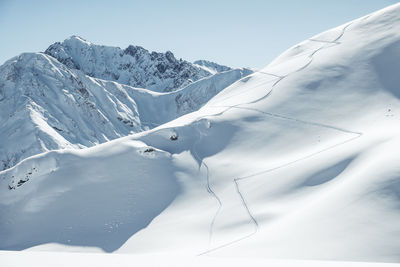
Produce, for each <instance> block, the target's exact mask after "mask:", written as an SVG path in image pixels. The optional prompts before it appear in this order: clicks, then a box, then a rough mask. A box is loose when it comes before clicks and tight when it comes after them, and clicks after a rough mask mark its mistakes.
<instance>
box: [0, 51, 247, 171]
mask: <svg viewBox="0 0 400 267" xmlns="http://www.w3.org/2000/svg"><path fill="white" fill-rule="evenodd" d="M250 73H251V71H249V70H246V69H232V70H227V71H225V72H220V73H215V74H213V75H210V76H208V77H205V78H203V79H200V80H198V81H196V82H193V83H190V84H189V85H188V86H187V87H185V88H182V89H181V90H178V91H174V92H171V93H156V92H152V91H150V90H145V89H140V88H133V87H130V86H127V85H122V84H118V83H116V82H112V81H106V80H100V79H97V78H92V77H89V76H87V75H85V74H84V73H82V72H81V71H79V70H75V69H70V68H68V67H67V65H64V64H62V63H60V62H59V61H57V60H56V59H55V58H53V57H51V56H49V55H46V54H43V53H25V54H22V55H20V56H18V57H15V58H13V59H11V60H9V61H7V62H6V63H5V64H4V65H2V66H0V111H1V114H0V123H1V125H3V127H2V129H0V136H1V137H2V138H1V140H2V141H1V143H0V144H1V145H0V169H1V170H3V169H7V168H9V167H12V166H14V165H15V164H16V163H18V162H19V161H20V160H22V159H24V158H26V157H28V156H32V155H35V154H38V153H41V152H44V151H49V150H54V149H60V148H82V147H89V146H93V145H95V144H99V143H103V142H106V141H109V140H112V139H115V138H118V137H122V136H126V135H128V134H130V133H133V132H140V131H142V130H145V129H149V128H153V127H154V126H155V125H159V124H162V123H165V122H167V121H170V120H172V119H174V118H176V117H178V116H180V115H183V114H185V113H188V112H192V111H194V110H197V109H199V108H200V107H201V106H202V105H204V104H205V103H206V102H207V101H208V100H209V99H210V98H211V97H212V96H214V95H215V94H217V93H218V92H220V91H221V90H222V89H223V88H225V87H227V86H228V85H230V84H232V83H233V82H235V81H236V80H238V79H240V78H242V77H243V76H246V75H248V74H250ZM150 76H151V75H150Z"/></svg>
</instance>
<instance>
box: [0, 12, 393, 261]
mask: <svg viewBox="0 0 400 267" xmlns="http://www.w3.org/2000/svg"><path fill="white" fill-rule="evenodd" d="M399 14H400V4H396V5H393V6H391V7H388V8H386V9H383V10H381V11H378V12H376V13H373V14H371V15H368V16H365V17H363V18H360V19H357V20H355V21H352V22H349V23H347V24H345V25H341V26H339V27H337V28H335V29H332V30H330V31H327V32H324V33H322V34H320V35H317V36H314V37H312V38H311V39H310V40H306V41H304V42H302V43H300V44H298V45H296V46H294V47H292V48H290V49H289V50H287V51H286V52H284V53H283V54H282V55H281V56H280V57H278V58H277V59H276V60H274V61H273V62H272V63H271V64H269V65H268V66H267V67H265V68H264V69H263V70H261V71H258V72H255V73H253V74H250V75H248V76H246V77H243V76H244V75H243V76H242V77H243V78H240V79H239V80H237V81H236V82H234V83H233V84H231V85H229V86H228V87H226V88H225V89H224V90H222V91H220V92H218V93H217V95H216V96H214V97H212V98H211V99H210V101H208V102H207V103H206V104H205V105H204V106H202V107H201V108H200V109H199V110H197V111H195V112H192V113H187V114H185V115H183V116H179V117H178V116H177V117H176V119H175V118H173V120H172V121H168V122H167V121H164V122H166V123H163V124H162V125H159V126H157V127H155V128H153V129H149V130H147V131H142V132H139V133H135V134H132V135H130V136H126V137H122V138H119V139H116V140H113V141H109V142H106V143H104V144H100V145H97V146H94V147H91V148H86V149H82V150H75V149H71V150H58V151H50V152H47V153H43V154H40V155H36V156H33V157H29V158H27V159H25V160H23V161H22V162H20V163H18V164H17V165H16V166H14V167H12V168H10V169H8V170H5V171H2V172H0V214H2V215H3V216H2V219H0V236H2V237H3V238H2V239H1V240H0V248H1V249H3V250H25V249H27V250H28V251H24V252H22V253H17V254H15V252H3V255H5V256H4V257H5V258H6V259H7V260H8V259H10V261H13V259H15V258H16V257H18V255H21V258H20V259H19V260H20V261H22V262H23V261H25V260H26V261H30V259H33V260H34V259H35V257H36V261H37V258H38V257H40V256H39V255H40V253H46V254H42V255H45V256H43V257H45V258H52V257H57V256H58V255H61V254H62V253H61V252H60V251H71V250H76V251H80V252H93V251H97V252H99V251H105V252H114V254H113V255H103V254H74V255H76V256H75V257H74V256H71V259H70V260H71V261H75V262H80V263H83V261H87V262H95V261H96V263H97V262H99V263H98V264H99V266H101V264H103V263H104V264H106V262H107V261H109V262H111V261H113V260H115V261H121V262H128V261H129V262H131V261H130V260H128V259H132V261H133V262H134V261H135V260H137V261H138V262H141V261H145V262H146V264H150V265H151V264H153V265H157V264H160V262H162V264H164V263H165V264H171V265H174V266H176V265H178V266H179V264H181V265H190V264H192V263H193V265H194V266H196V264H197V265H206V264H207V265H211V266H212V265H213V264H214V265H222V264H225V265H227V264H232V265H235V264H237V265H239V264H240V265H249V264H254V265H255V266H257V265H264V266H265V265H267V264H270V265H271V266H274V265H275V266H313V265H314V266H325V265H326V266H335V265H340V266H343V265H344V266H346V265H348V266H374V265H376V266H381V265H382V266H385V264H383V263H384V262H386V263H390V262H392V263H398V262H399V261H400V254H399V251H400V236H399V234H400V228H399V227H400V213H399V207H400V198H399V195H400V187H399V177H400V164H399V159H400V150H399V147H400V138H399V134H400V113H399V110H400V101H399V89H398V77H397V72H396V70H397V68H398V62H400V58H399V55H400V54H399V53H398V49H399V46H400V34H399V33H400V16H399ZM220 75H222V73H221V74H220ZM87 79H94V78H87ZM200 81H203V80H200ZM200 81H199V82H200ZM207 81H208V80H207ZM96 82H98V83H100V84H101V83H104V84H106V83H107V84H108V83H110V84H114V85H115V86H122V85H118V84H116V83H113V82H110V81H104V80H96ZM110 86H111V85H110ZM189 91H190V90H188V92H189ZM197 91H198V90H194V92H197ZM137 92H138V94H139V92H140V93H141V94H144V92H145V91H143V90H140V91H137ZM180 92H183V91H177V92H175V93H176V94H178V93H180ZM149 94H152V96H153V98H154V99H158V97H161V96H164V94H157V93H150V92H149ZM188 99H195V97H192V96H190V97H188ZM149 102H150V101H149ZM138 103H140V102H139V101H138ZM137 106H138V107H137V109H138V110H140V107H139V104H138V105H137ZM139 113H140V112H139ZM161 113H163V114H164V113H166V112H164V111H162V112H161ZM33 168H35V169H33ZM35 170H37V171H35ZM29 173H31V174H29ZM27 178H29V179H27ZM21 181H22V182H21ZM18 184H19V186H18ZM10 186H11V187H12V189H9V187H10ZM39 250H45V251H55V252H38V251H39ZM52 253H54V254H52ZM128 254H129V255H128ZM131 254H134V255H131ZM68 255H69V254H68ZM93 255H96V256H93ZM98 255H101V256H98ZM162 255H164V256H165V258H164V257H163V256H162ZM177 255H178V256H177ZM60 257H62V256H60ZM65 257H67V256H65ZM94 257H96V260H91V259H92V258H94ZM107 257H108V258H107ZM168 257H170V258H169V259H168ZM235 257H237V258H235ZM106 258H107V259H106ZM103 259H104V262H101V261H102V260H103ZM176 259H179V260H178V264H177V261H176ZM180 260H181V261H182V262H179V261H180ZM39 261H40V260H39ZM323 261H324V262H323ZM325 261H328V262H325ZM335 261H343V262H335ZM346 261H347V262H346ZM350 262H354V263H350ZM360 262H371V263H360ZM372 262H377V263H376V264H373V263H372ZM397 265H398V264H397ZM387 266H391V264H387ZM393 266H395V264H393Z"/></svg>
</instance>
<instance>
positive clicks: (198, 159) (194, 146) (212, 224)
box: [192, 130, 222, 246]
mask: <svg viewBox="0 0 400 267" xmlns="http://www.w3.org/2000/svg"><path fill="white" fill-rule="evenodd" d="M199 133H200V138H199V139H198V140H197V141H196V142H195V143H194V144H193V147H192V148H193V156H194V157H195V158H196V160H197V161H198V162H200V165H199V170H200V168H201V166H204V167H205V168H206V175H207V178H206V188H207V192H208V193H209V194H210V195H212V196H213V197H214V198H215V199H216V200H217V202H218V209H217V211H216V212H215V214H214V216H213V218H212V220H211V223H210V226H209V229H208V245H209V246H210V245H211V240H212V236H213V228H214V224H215V220H216V219H217V216H218V214H219V212H220V211H221V209H222V202H221V199H220V198H219V197H218V196H217V194H216V193H215V192H214V190H213V189H212V188H211V185H210V171H209V168H208V165H207V164H206V163H205V162H204V159H201V158H200V157H199V154H198V153H197V151H196V145H197V144H198V143H199V142H200V141H201V139H202V138H203V133H202V132H201V131H200V130H199Z"/></svg>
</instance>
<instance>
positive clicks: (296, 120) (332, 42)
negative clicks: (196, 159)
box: [198, 22, 362, 256]
mask: <svg viewBox="0 0 400 267" xmlns="http://www.w3.org/2000/svg"><path fill="white" fill-rule="evenodd" d="M353 23H354V22H350V23H348V24H347V25H346V26H344V27H343V28H342V31H341V33H340V34H339V36H338V37H336V38H335V39H334V40H333V41H331V42H329V41H327V42H326V43H329V44H333V45H339V44H340V42H339V40H340V39H341V38H342V37H343V35H344V33H345V32H346V30H347V28H348V27H349V26H350V25H352V24H353ZM311 41H315V40H311ZM330 47H333V46H322V47H320V48H318V49H316V50H314V51H313V52H312V53H311V54H310V55H309V56H308V58H309V59H310V60H309V61H308V62H307V63H306V64H304V65H303V66H302V67H300V68H298V69H297V70H294V71H292V72H290V73H288V74H286V75H284V76H278V75H273V74H270V73H266V72H265V73H264V74H268V75H272V76H275V77H279V79H278V80H277V81H276V82H275V83H274V84H273V85H272V86H271V88H270V91H269V92H268V93H267V94H266V95H264V96H262V97H260V98H258V99H256V100H253V101H250V102H247V103H240V104H236V105H233V106H225V107H227V108H226V109H225V110H223V111H221V112H219V113H216V114H212V115H205V116H202V117H200V118H198V120H200V119H202V118H206V117H210V116H220V115H222V114H224V113H225V112H227V111H228V110H230V109H233V108H238V109H247V110H253V111H256V112H261V113H263V114H265V115H268V116H272V117H277V118H281V119H286V120H291V121H295V122H298V123H305V124H308V125H313V126H317V127H323V128H329V129H333V130H337V131H341V132H345V133H350V134H356V135H357V136H355V137H352V138H350V139H348V140H345V141H343V142H340V143H338V144H335V145H332V146H329V147H327V148H324V149H322V150H319V151H317V152H314V153H311V154H309V155H307V156H304V157H302V158H299V159H296V160H293V161H291V162H288V163H285V164H282V165H280V166H277V167H274V168H270V169H267V170H264V171H260V172H257V173H253V174H250V175H247V176H243V177H238V178H234V179H233V182H234V183H235V187H236V191H237V193H238V195H239V197H240V199H241V201H242V204H243V206H244V208H245V209H246V211H247V213H248V216H249V217H250V219H251V221H252V223H253V225H254V226H255V229H254V231H253V232H252V233H250V234H248V235H246V236H243V237H241V238H239V239H236V240H233V241H231V242H228V243H226V244H223V245H221V246H218V247H215V248H212V249H208V250H206V251H204V252H202V253H200V254H198V256H200V255H205V254H208V253H211V252H214V251H216V250H219V249H222V248H225V247H227V246H230V245H232V244H234V243H237V242H239V241H242V240H244V239H246V238H249V237H251V236H253V235H254V234H256V233H257V231H258V228H259V224H258V222H257V220H256V218H255V217H254V215H253V214H252V212H251V211H250V209H249V206H248V204H247V202H246V199H245V198H244V196H243V194H242V193H241V191H240V187H239V181H242V180H245V179H249V178H252V177H255V176H258V175H261V174H265V173H268V172H272V171H275V170H277V169H281V168H284V167H287V166H289V165H292V164H294V163H297V162H299V161H302V160H306V159H308V158H311V157H313V156H315V155H317V154H320V153H323V152H325V151H328V150H330V149H333V148H335V147H338V146H340V145H344V144H346V143H348V142H351V141H353V140H355V139H357V138H359V137H361V136H362V133H361V132H355V131H350V130H346V129H343V128H339V127H335V126H331V125H326V124H321V123H316V122H310V121H304V120H299V119H296V118H291V117H287V116H284V115H279V114H273V113H269V112H264V111H261V110H258V109H255V108H245V107H239V106H241V105H248V104H254V103H257V102H259V101H261V100H263V99H265V98H267V97H269V96H270V95H271V94H272V91H273V89H274V87H275V86H276V85H277V84H279V82H281V81H282V80H283V79H285V78H286V77H288V76H290V75H291V74H294V73H297V72H300V71H302V70H304V69H306V68H307V67H308V66H309V65H310V64H311V63H312V62H313V58H314V56H315V54H317V53H318V52H319V51H321V50H323V49H326V48H330ZM260 73H263V72H260ZM214 107H219V106H214ZM220 107H224V106H220ZM208 171H209V170H208V167H207V173H208ZM209 186H210V184H209V180H208V189H210V190H211V187H209ZM212 192H213V195H214V196H215V197H216V198H217V199H218V200H219V203H220V208H221V206H222V202H221V201H220V199H219V197H218V196H217V195H216V194H215V192H214V191H212ZM220 208H219V209H218V212H217V213H216V215H215V216H214V218H213V220H212V223H214V222H215V219H216V216H217V215H218V213H219V210H220ZM210 227H211V228H212V226H210ZM211 228H210V235H212V229H211ZM210 239H211V237H210Z"/></svg>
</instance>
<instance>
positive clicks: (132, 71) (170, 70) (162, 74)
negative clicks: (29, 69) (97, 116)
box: [45, 36, 231, 92]
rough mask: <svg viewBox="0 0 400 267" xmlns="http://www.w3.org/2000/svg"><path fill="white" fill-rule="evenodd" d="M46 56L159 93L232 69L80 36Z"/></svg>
mask: <svg viewBox="0 0 400 267" xmlns="http://www.w3.org/2000/svg"><path fill="white" fill-rule="evenodd" d="M45 54H48V55H50V56H52V57H54V58H56V59H57V60H58V61H60V62H61V63H63V64H65V65H66V66H67V67H68V68H70V69H78V70H81V71H82V72H83V73H85V74H86V75H88V76H91V77H94V78H100V79H104V80H110V81H116V82H118V83H122V84H126V85H130V86H133V87H140V88H147V89H150V90H153V91H157V92H169V91H174V90H176V89H179V88H182V87H185V86H186V85H188V84H190V83H192V82H194V81H197V80H199V79H201V78H204V77H207V76H210V75H211V74H215V73H217V72H222V71H228V70H231V68H229V67H225V66H221V65H218V64H216V63H211V62H206V61H204V62H203V61H200V62H198V63H199V64H193V63H190V62H187V61H185V60H182V59H180V60H178V59H176V58H175V57H174V54H172V52H170V51H167V52H166V53H157V52H149V51H148V50H146V49H144V48H143V47H140V46H133V45H130V46H128V47H127V48H126V49H121V48H119V47H110V46H103V45H95V44H92V43H90V42H88V41H86V40H84V39H82V38H81V37H78V36H72V37H70V38H69V39H66V40H65V41H63V42H62V43H60V42H57V43H55V44H52V45H51V46H50V47H49V48H47V50H46V51H45Z"/></svg>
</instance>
